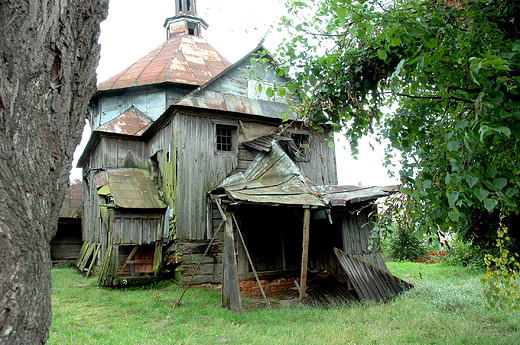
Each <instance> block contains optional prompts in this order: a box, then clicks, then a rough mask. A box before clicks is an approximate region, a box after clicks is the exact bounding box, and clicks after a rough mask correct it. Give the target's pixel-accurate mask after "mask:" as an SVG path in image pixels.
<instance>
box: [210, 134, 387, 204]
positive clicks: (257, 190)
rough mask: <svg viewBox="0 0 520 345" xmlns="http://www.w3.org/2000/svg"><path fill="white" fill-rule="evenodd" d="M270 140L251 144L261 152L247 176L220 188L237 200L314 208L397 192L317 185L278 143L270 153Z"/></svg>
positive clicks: (232, 178) (235, 177) (236, 177)
mask: <svg viewBox="0 0 520 345" xmlns="http://www.w3.org/2000/svg"><path fill="white" fill-rule="evenodd" d="M270 137H273V136H264V137H260V138H257V139H255V140H252V141H250V142H248V145H250V146H252V147H255V148H257V149H259V150H261V152H260V153H259V154H258V155H257V157H256V158H255V160H254V161H253V163H251V165H250V166H249V168H248V169H247V170H246V171H245V172H244V173H237V174H234V175H232V176H229V177H228V178H226V179H225V180H224V181H222V182H221V183H220V185H219V186H218V187H217V188H216V189H225V191H226V193H227V194H228V195H229V196H230V197H232V198H233V199H234V200H237V201H238V200H240V201H246V202H250V203H261V204H285V205H312V206H326V205H331V206H347V205H348V204H353V203H358V202H361V201H369V200H376V199H377V198H380V197H383V196H388V195H390V194H391V193H393V192H394V191H395V190H396V188H395V186H390V187H358V186H332V185H315V184H313V182H311V181H309V180H308V179H307V178H306V177H304V176H303V175H302V173H301V171H300V169H299V168H298V167H297V166H296V164H295V163H294V162H293V161H292V160H291V158H289V156H288V155H287V154H286V153H285V152H284V151H283V150H282V149H281V148H280V146H279V145H278V144H276V140H271V142H270V145H271V149H270V150H269V144H268V140H269V138H270ZM244 145H245V143H244ZM246 146H247V145H246ZM266 151H269V152H266Z"/></svg>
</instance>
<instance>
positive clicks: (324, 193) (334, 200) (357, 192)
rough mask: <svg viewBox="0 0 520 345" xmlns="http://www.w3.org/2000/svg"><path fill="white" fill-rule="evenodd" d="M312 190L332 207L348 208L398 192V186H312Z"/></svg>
mask: <svg viewBox="0 0 520 345" xmlns="http://www.w3.org/2000/svg"><path fill="white" fill-rule="evenodd" d="M310 188H311V189H312V190H313V191H315V192H316V193H318V194H319V195H320V197H321V198H322V199H323V200H324V201H325V202H326V203H327V204H329V205H331V206H347V205H348V204H355V203H358V202H362V201H372V200H376V199H378V198H381V197H385V196H389V195H390V194H392V193H395V192H397V191H398V188H397V186H387V187H377V186H376V187H360V186H331V185H311V186H310Z"/></svg>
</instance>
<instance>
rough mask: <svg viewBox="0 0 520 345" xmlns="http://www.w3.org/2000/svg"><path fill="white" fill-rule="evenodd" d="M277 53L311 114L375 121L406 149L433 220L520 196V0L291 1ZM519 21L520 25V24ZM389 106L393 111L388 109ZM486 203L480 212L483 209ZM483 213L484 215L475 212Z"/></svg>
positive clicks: (351, 122) (354, 125) (350, 130)
mask: <svg viewBox="0 0 520 345" xmlns="http://www.w3.org/2000/svg"><path fill="white" fill-rule="evenodd" d="M288 9H289V15H288V16H287V17H284V18H283V23H284V24H285V26H286V28H287V30H288V31H289V32H290V33H291V36H290V38H289V39H287V40H286V41H285V42H284V43H283V44H282V45H281V46H280V49H279V54H280V55H281V60H282V69H283V70H284V71H288V70H289V66H291V65H292V66H295V68H294V69H293V71H294V76H295V79H294V83H292V84H291V85H288V88H289V89H290V90H292V91H294V90H301V91H300V95H301V96H302V98H303V99H304V103H303V106H302V107H301V108H300V109H299V112H300V114H301V116H302V117H303V118H304V119H306V120H309V121H311V122H314V123H318V124H321V123H330V122H332V123H333V124H335V125H336V126H337V127H343V128H345V129H346V132H347V136H348V137H349V139H350V140H351V142H352V143H353V145H354V146H355V145H356V143H357V140H358V138H360V137H361V136H362V135H365V134H367V133H369V132H372V131H373V130H374V128H378V129H379V130H380V133H381V137H384V138H388V139H390V142H391V145H392V147H393V148H395V149H397V150H399V151H400V153H401V156H402V160H401V162H402V164H403V167H402V170H401V181H402V182H403V185H404V187H403V188H402V192H403V193H406V194H409V195H411V196H412V198H413V199H414V200H416V201H420V202H419V203H418V204H419V205H420V206H421V214H422V215H421V218H420V219H421V222H422V225H423V226H425V227H431V226H435V227H437V226H441V227H442V228H457V229H458V228H461V227H464V226H465V225H466V223H467V222H468V221H470V220H471V219H474V218H475V217H476V214H478V216H480V215H481V213H482V212H484V213H486V214H494V212H495V211H497V210H499V211H501V212H502V213H507V214H511V213H516V212H517V209H518V206H519V203H520V193H519V192H518V187H519V185H520V174H519V172H520V162H519V154H520V147H519V139H520V137H519V136H518V133H520V88H519V86H520V74H519V73H520V41H519V37H520V30H519V28H520V10H519V9H520V4H518V3H517V2H516V1H513V0H498V1H489V0H448V1H439V0H424V1H419V0H396V1H375V0H367V1H363V0H361V1H349V0H343V1H337V0H322V1H319V2H314V1H307V0H303V1H289V4H288ZM517 23H518V26H517ZM388 106H392V107H395V109H396V110H395V111H393V112H391V113H390V114H387V115H383V114H384V112H385V109H386V111H387V112H388V108H387V107H388ZM480 211H482V212H480ZM474 216H475V217H474Z"/></svg>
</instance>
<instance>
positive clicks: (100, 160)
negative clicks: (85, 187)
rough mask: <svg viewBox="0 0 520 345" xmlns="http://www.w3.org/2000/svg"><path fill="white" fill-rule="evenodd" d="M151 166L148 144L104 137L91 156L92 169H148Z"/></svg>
mask: <svg viewBox="0 0 520 345" xmlns="http://www.w3.org/2000/svg"><path fill="white" fill-rule="evenodd" d="M149 164H150V158H149V156H148V150H147V149H146V143H144V142H142V141H136V140H127V139H121V138H118V137H102V138H101V140H100V142H99V144H98V146H97V147H96V149H95V150H94V152H93V153H92V156H91V163H90V168H91V169H105V168H146V167H147V166H149Z"/></svg>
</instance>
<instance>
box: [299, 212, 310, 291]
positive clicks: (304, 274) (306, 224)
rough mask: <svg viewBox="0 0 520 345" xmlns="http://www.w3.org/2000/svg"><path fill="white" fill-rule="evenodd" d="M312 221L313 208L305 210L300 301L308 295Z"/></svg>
mask: <svg viewBox="0 0 520 345" xmlns="http://www.w3.org/2000/svg"><path fill="white" fill-rule="evenodd" d="M310 223H311V210H310V208H306V209H305V210H304V211H303V241H302V265H301V275H300V301H303V299H304V298H305V297H307V264H308V262H309V228H310Z"/></svg>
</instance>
